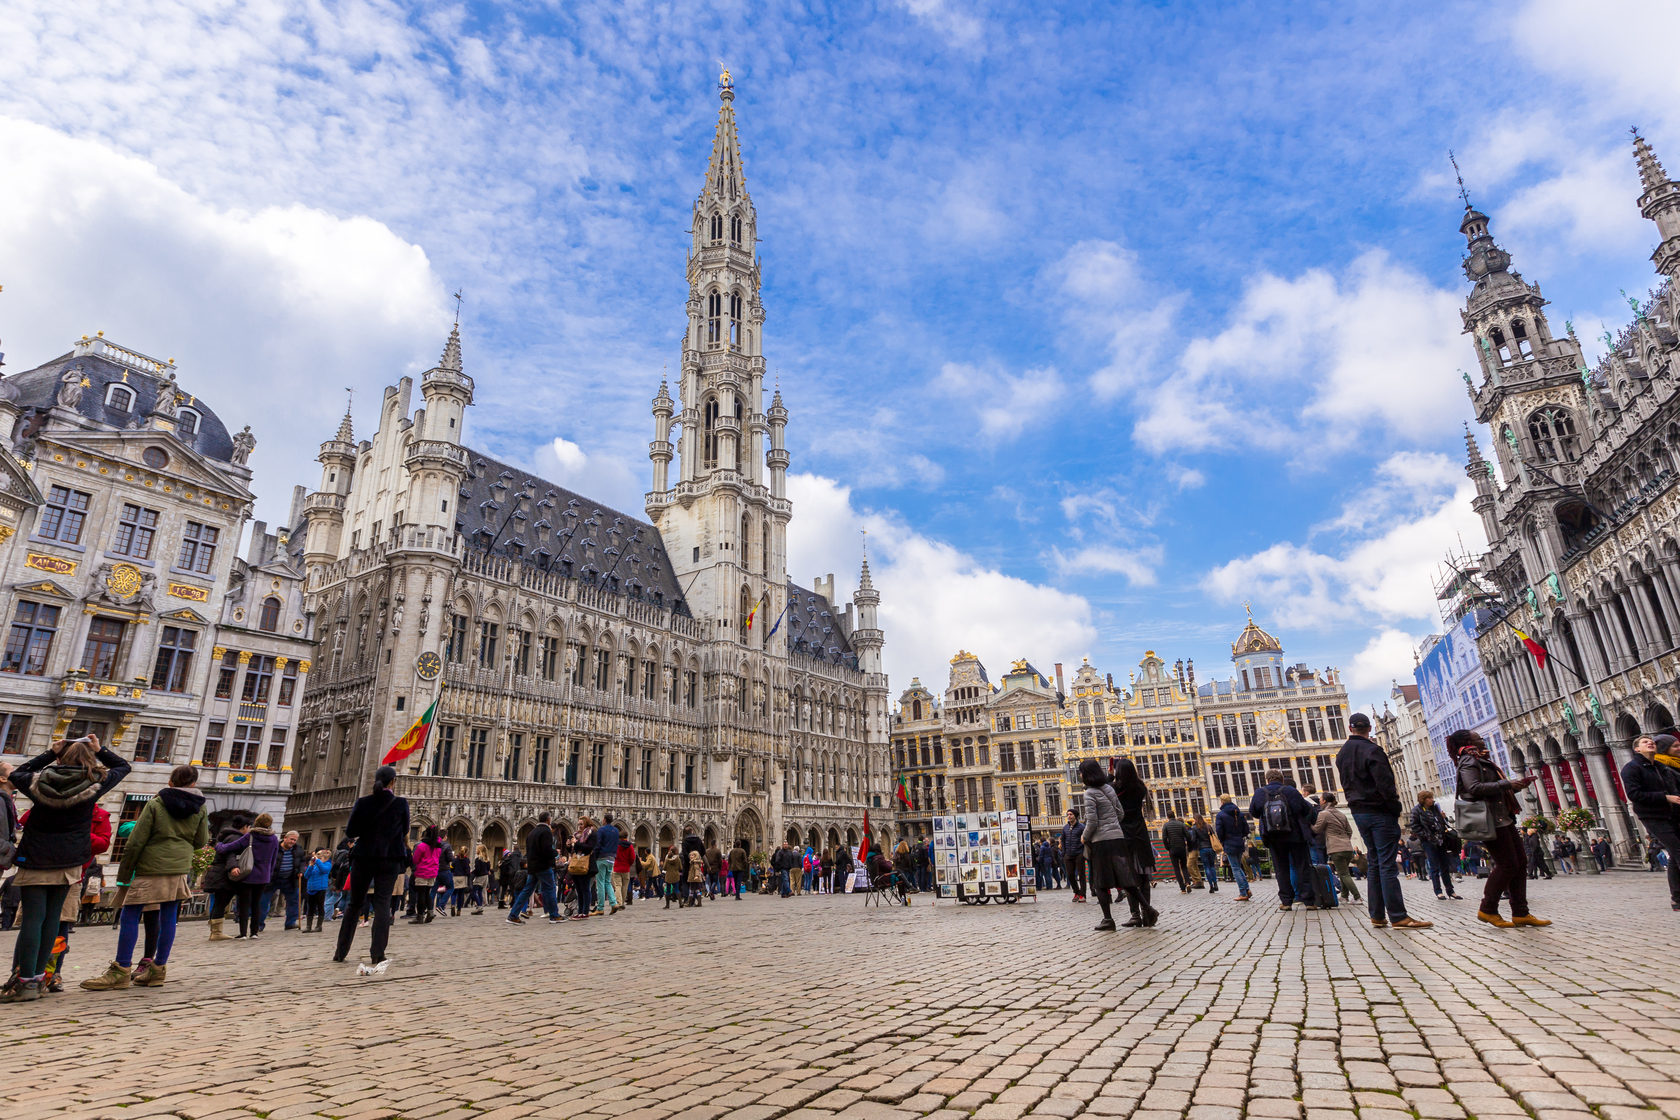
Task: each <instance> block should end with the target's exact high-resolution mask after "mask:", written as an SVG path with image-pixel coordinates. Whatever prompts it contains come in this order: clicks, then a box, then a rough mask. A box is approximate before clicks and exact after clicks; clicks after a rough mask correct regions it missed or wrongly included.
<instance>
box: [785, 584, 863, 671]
mask: <svg viewBox="0 0 1680 1120" xmlns="http://www.w3.org/2000/svg"><path fill="white" fill-rule="evenodd" d="M787 593H788V607H787V618H786V619H785V620H784V621H783V625H785V626H786V627H787V628H788V636H787V642H788V651H789V652H790V653H795V654H799V655H801V656H804V657H809V658H811V659H813V660H816V661H830V662H833V663H834V664H836V665H846V666H849V667H851V668H853V669H855V668H857V654H856V653H855V652H853V650H852V643H851V642H849V641H847V640H846V635H845V634H844V633H843V632H842V629H841V626H840V621H839V620H838V619H837V618H835V617H834V607H833V605H832V604H831V603H829V601H828V597H827V596H825V595H821V594H819V593H818V592H815V591H812V590H810V589H809V588H805V587H800V586H799V585H798V584H795V583H790V584H788V585H787Z"/></svg>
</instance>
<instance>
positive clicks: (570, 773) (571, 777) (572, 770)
mask: <svg viewBox="0 0 1680 1120" xmlns="http://www.w3.org/2000/svg"><path fill="white" fill-rule="evenodd" d="M582 763H583V740H581V739H573V740H572V745H571V749H570V750H568V751H567V752H566V784H567V785H569V786H575V785H577V784H578V774H579V767H580V766H581V765H582Z"/></svg>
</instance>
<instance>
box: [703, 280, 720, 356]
mask: <svg viewBox="0 0 1680 1120" xmlns="http://www.w3.org/2000/svg"><path fill="white" fill-rule="evenodd" d="M722 337H723V295H722V294H721V293H719V292H712V293H710V294H708V295H707V296H706V341H707V342H708V343H710V344H714V345H715V344H716V343H717V342H719V341H720V340H721V339H722Z"/></svg>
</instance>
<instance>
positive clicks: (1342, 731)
mask: <svg viewBox="0 0 1680 1120" xmlns="http://www.w3.org/2000/svg"><path fill="white" fill-rule="evenodd" d="M1324 711H1325V714H1327V715H1328V716H1329V717H1330V738H1332V739H1345V738H1347V725H1346V724H1345V723H1343V722H1342V706H1341V705H1340V704H1332V705H1330V706H1329V707H1328V708H1325V709H1324Z"/></svg>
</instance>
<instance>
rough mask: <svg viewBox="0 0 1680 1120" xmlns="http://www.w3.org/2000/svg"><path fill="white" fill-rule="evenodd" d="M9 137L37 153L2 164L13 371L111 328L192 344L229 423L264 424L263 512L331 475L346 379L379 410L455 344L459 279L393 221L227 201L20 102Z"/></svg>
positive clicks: (364, 411) (0, 125) (1, 132)
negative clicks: (446, 279)
mask: <svg viewBox="0 0 1680 1120" xmlns="http://www.w3.org/2000/svg"><path fill="white" fill-rule="evenodd" d="M0 151H4V152H6V154H7V161H8V163H10V164H11V165H12V166H14V167H27V168H28V169H29V173H28V174H27V175H21V174H19V175H7V176H3V177H0V244H4V245H5V246H6V264H7V271H8V276H7V278H6V279H7V284H6V291H5V293H4V295H0V300H3V301H4V303H3V304H0V307H3V308H4V310H5V317H6V322H7V329H6V342H7V347H6V349H7V352H8V364H9V370H8V372H12V373H17V372H21V371H22V370H25V369H29V368H31V367H33V366H35V365H38V364H40V363H42V362H45V361H48V360H50V359H52V358H55V357H57V356H58V355H60V354H62V353H64V352H65V351H67V350H68V349H69V348H70V345H71V343H72V342H73V341H74V340H75V339H77V338H79V337H81V336H82V335H84V334H92V333H94V332H95V331H96V330H104V331H105V334H106V337H107V338H109V339H111V340H112V341H114V342H118V343H120V344H122V345H124V346H128V347H130V348H132V349H135V350H138V351H140V352H142V353H147V354H151V355H152V356H154V357H158V358H174V359H175V360H176V363H177V365H178V367H179V369H180V375H179V376H180V379H181V384H182V387H183V388H184V389H185V390H186V391H188V392H190V393H194V394H197V395H199V396H201V397H203V398H204V399H205V401H206V402H208V404H209V406H210V407H211V408H212V409H214V410H215V411H216V412H217V414H218V415H220V416H221V418H222V419H223V421H224V422H226V423H227V425H228V427H229V428H231V429H233V430H235V431H237V430H238V429H239V428H241V427H243V426H244V425H246V424H249V425H251V428H252V431H253V433H254V434H255V435H256V437H257V449H256V453H255V454H254V455H253V456H252V458H251V465H252V468H253V469H254V471H255V472H256V480H255V483H254V485H255V486H256V490H257V494H258V496H259V498H260V499H261V500H262V502H261V505H260V507H259V511H258V515H259V516H262V517H266V518H268V519H270V520H274V521H277V520H280V519H282V518H283V517H284V516H285V514H286V506H287V502H288V500H289V496H290V491H291V487H292V485H293V484H295V483H304V484H307V485H311V486H312V485H314V484H315V482H316V481H317V478H316V476H315V474H314V472H313V470H311V467H312V464H313V460H314V458H315V454H316V451H317V449H318V445H319V444H320V442H321V441H322V440H324V439H327V438H329V437H330V436H331V435H332V433H333V431H334V430H335V429H336V427H337V425H338V419H339V416H340V415H342V413H343V410H344V402H345V393H344V388H345V387H346V386H351V387H354V388H355V389H357V390H358V394H357V399H358V401H359V402H363V403H362V404H361V407H360V408H359V409H358V412H359V413H360V414H361V415H362V416H364V417H365V416H368V415H369V414H371V413H372V412H373V410H374V409H375V408H376V407H377V406H376V405H375V404H374V403H373V402H376V401H377V400H378V399H379V391H380V389H381V388H382V387H383V386H384V385H385V384H386V383H387V382H388V381H390V380H394V379H395V378H396V377H397V376H398V375H400V374H401V373H403V372H405V371H407V372H417V371H419V370H423V369H425V368H427V367H429V366H430V365H431V364H432V363H433V362H435V361H436V360H437V357H438V355H439V353H441V351H442V349H443V341H444V336H445V334H446V333H447V330H448V324H449V319H448V314H447V312H446V311H445V306H446V300H445V296H444V287H443V284H442V283H441V282H440V281H439V279H438V277H437V276H436V275H435V274H434V273H433V271H432V268H431V264H430V262H429V261H428V260H427V257H426V254H425V252H424V251H423V250H422V249H420V248H419V247H418V246H416V245H413V244H410V243H409V242H407V241H405V240H403V239H402V238H401V237H399V236H397V235H396V234H395V233H393V232H392V231H391V230H390V229H388V228H387V227H386V226H385V225H383V224H382V223H380V222H377V221H374V220H372V219H370V218H365V217H348V218H341V217H335V216H333V215H331V214H327V213H324V212H322V211H320V210H315V209H311V208H308V207H303V206H285V207H264V208H261V209H257V210H251V211H245V210H237V209H224V208H220V207H217V206H214V205H210V204H208V203H205V202H203V201H201V200H199V199H197V198H195V197H193V196H192V195H191V194H189V193H188V192H187V191H185V190H183V189H181V188H180V187H179V186H177V185H176V184H175V183H173V182H170V181H168V180H167V179H166V178H165V177H164V176H163V175H161V174H160V173H159V172H158V170H157V169H156V168H155V167H153V166H152V165H151V164H149V163H147V162H145V161H143V160H140V159H136V158H133V157H130V156H125V155H121V154H119V153H117V152H114V151H112V150H111V149H110V148H108V147H107V146H105V145H104V144H102V143H99V142H96V141H91V140H74V139H70V138H67V137H65V136H63V135H60V134H58V133H56V132H53V131H50V130H48V129H46V128H42V127H40V126H38V125H33V124H27V123H23V122H20V121H16V120H11V119H7V118H3V117H0ZM416 403H418V394H416ZM357 434H358V435H359V436H366V435H370V434H371V433H370V432H369V431H368V430H367V427H366V424H365V422H364V423H363V424H362V425H359V426H358V428H357Z"/></svg>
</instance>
